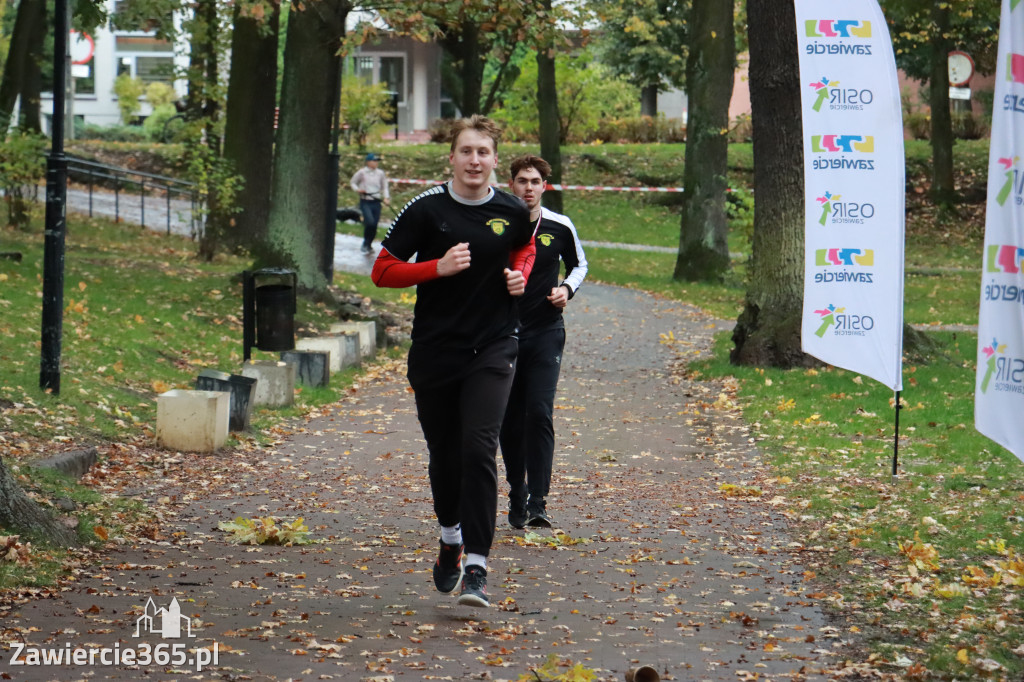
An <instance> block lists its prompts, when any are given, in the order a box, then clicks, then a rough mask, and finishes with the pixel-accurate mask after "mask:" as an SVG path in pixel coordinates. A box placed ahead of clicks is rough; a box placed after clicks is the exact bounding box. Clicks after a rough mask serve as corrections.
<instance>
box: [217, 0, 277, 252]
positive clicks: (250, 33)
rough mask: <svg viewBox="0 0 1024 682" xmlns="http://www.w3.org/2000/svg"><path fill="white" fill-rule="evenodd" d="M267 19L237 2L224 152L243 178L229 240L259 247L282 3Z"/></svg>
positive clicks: (271, 138)
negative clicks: (245, 14) (245, 10)
mask: <svg viewBox="0 0 1024 682" xmlns="http://www.w3.org/2000/svg"><path fill="white" fill-rule="evenodd" d="M272 7H273V11H272V13H271V14H269V15H268V16H267V17H266V18H265V19H264V22H265V23H263V22H260V21H258V20H256V19H254V18H252V17H242V16H240V13H239V10H238V7H237V6H236V8H235V22H234V32H233V33H232V35H231V73H230V76H229V80H228V97H227V107H226V119H227V120H226V121H225V128H224V157H225V158H226V159H227V160H228V161H230V162H231V164H232V165H233V166H234V168H235V169H236V172H238V173H240V174H241V175H242V177H243V178H244V180H245V181H244V184H243V185H242V188H241V189H240V190H239V192H238V197H237V199H238V207H239V209H240V210H239V212H238V213H236V214H235V215H234V220H233V221H231V222H230V223H229V224H228V226H227V228H226V230H225V246H227V247H228V248H232V249H237V248H239V247H247V248H252V249H253V250H254V251H256V250H259V248H260V247H259V246H258V245H259V244H262V242H264V241H265V240H266V237H267V217H268V215H269V213H270V170H271V167H272V165H273V161H274V107H275V106H276V105H277V101H276V95H277V91H276V90H277V89H276V88H275V87H271V86H272V84H274V83H276V82H277V42H278V27H279V26H280V17H281V10H280V5H278V4H276V3H275V4H273V5H272Z"/></svg>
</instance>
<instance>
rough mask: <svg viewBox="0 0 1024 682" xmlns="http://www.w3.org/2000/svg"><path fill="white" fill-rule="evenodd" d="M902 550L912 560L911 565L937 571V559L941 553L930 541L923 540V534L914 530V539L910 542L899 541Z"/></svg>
mask: <svg viewBox="0 0 1024 682" xmlns="http://www.w3.org/2000/svg"><path fill="white" fill-rule="evenodd" d="M899 550H900V552H901V553H902V554H903V555H904V556H906V557H907V559H909V560H910V565H911V566H914V567H916V568H918V569H920V570H927V571H937V570H939V564H938V562H937V561H936V559H938V557H939V553H938V552H937V551H936V550H935V548H934V547H933V546H932V545H931V543H928V542H921V536H920V534H919V533H918V532H917V531H914V541H913V542H912V543H909V544H906V545H905V544H903V543H902V542H901V543H899Z"/></svg>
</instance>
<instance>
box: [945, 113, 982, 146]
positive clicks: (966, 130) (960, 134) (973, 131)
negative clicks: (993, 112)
mask: <svg viewBox="0 0 1024 682" xmlns="http://www.w3.org/2000/svg"><path fill="white" fill-rule="evenodd" d="M988 133H989V125H988V124H987V123H986V122H985V121H984V120H983V119H982V117H980V116H978V115H976V114H974V113H973V112H970V111H963V112H954V113H953V137H955V138H957V139H959V140H980V139H982V138H983V137H988Z"/></svg>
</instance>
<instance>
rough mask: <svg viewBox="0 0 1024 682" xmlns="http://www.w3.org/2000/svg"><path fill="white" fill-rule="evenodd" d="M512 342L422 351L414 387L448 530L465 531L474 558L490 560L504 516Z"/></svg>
mask: <svg viewBox="0 0 1024 682" xmlns="http://www.w3.org/2000/svg"><path fill="white" fill-rule="evenodd" d="M517 347H518V343H517V341H516V339H515V338H513V337H509V338H504V339H499V340H498V341H494V342H492V343H490V344H488V345H487V346H484V347H483V348H479V349H477V350H475V351H473V350H470V351H452V350H447V349H438V348H424V347H417V346H416V345H415V344H413V347H412V349H410V351H409V374H408V376H409V383H410V384H411V385H412V388H413V391H414V392H415V394H416V412H417V414H418V416H419V420H420V426H421V427H422V428H423V436H424V438H426V441H427V450H428V451H429V452H430V466H429V472H430V489H431V492H432V493H433V495H434V513H435V514H437V520H438V522H440V524H441V525H442V526H454V525H455V524H458V523H461V524H462V540H463V542H464V543H465V545H466V551H467V552H472V553H474V554H482V555H483V556H487V555H488V554H489V553H490V550H491V543H492V541H493V540H494V526H495V516H496V514H497V511H498V466H497V462H496V461H495V458H496V456H497V450H498V432H499V431H500V430H501V421H502V417H503V416H504V414H505V404H506V403H507V401H508V392H509V388H510V387H511V386H512V376H513V374H514V373H515V363H516V352H517Z"/></svg>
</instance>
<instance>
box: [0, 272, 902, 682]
mask: <svg viewBox="0 0 1024 682" xmlns="http://www.w3.org/2000/svg"><path fill="white" fill-rule="evenodd" d="M571 308H572V314H571V316H570V320H569V327H570V332H569V338H570V341H569V344H568V347H567V351H566V356H565V363H564V367H563V376H562V380H561V384H560V385H561V392H560V396H559V400H558V403H557V410H556V429H557V455H556V473H555V480H554V484H553V495H552V499H551V501H550V503H549V509H550V511H551V512H552V515H553V516H554V519H555V521H556V524H555V529H553V530H552V531H549V532H545V533H543V534H542V533H537V532H532V533H531V532H524V531H514V530H512V529H511V528H509V527H508V526H507V524H506V523H505V519H504V513H499V518H498V520H497V523H498V531H497V535H496V538H495V544H494V549H493V551H492V554H491V557H490V561H489V571H490V574H489V581H488V582H489V587H490V592H491V599H492V602H493V606H492V608H490V609H488V610H479V609H472V608H469V607H460V606H458V605H456V604H455V600H454V598H453V597H450V596H445V595H440V594H438V593H436V592H435V591H434V589H433V587H432V583H431V578H430V567H431V565H432V563H433V560H434V556H435V552H436V543H437V529H436V527H435V523H434V522H433V520H432V512H431V510H430V491H429V485H428V481H427V478H426V457H425V454H424V445H423V442H422V438H421V436H420V432H419V429H418V425H417V423H416V419H415V414H414V406H413V402H412V399H411V394H410V393H409V391H408V388H407V384H406V381H405V378H404V376H403V371H402V370H403V367H402V365H401V363H400V362H393V363H384V364H381V365H379V366H377V367H376V368H375V369H374V370H372V371H370V372H368V373H367V375H366V376H365V377H364V378H363V379H362V380H360V381H359V382H358V383H357V384H355V385H354V386H352V387H351V389H350V390H349V391H348V392H347V394H346V396H345V398H344V399H343V400H342V401H341V402H339V403H338V404H337V405H335V406H330V407H327V408H323V409H321V410H319V411H316V412H314V413H312V414H310V415H309V416H308V417H307V418H306V419H304V420H298V421H294V422H289V423H288V424H286V425H285V426H283V427H281V428H280V429H279V430H278V431H277V433H276V434H275V435H274V437H275V439H276V440H275V442H273V443H272V444H271V445H270V446H267V447H255V446H252V447H245V446H244V445H243V446H242V447H239V448H237V449H236V450H234V451H226V452H222V453H219V454H218V455H215V456H207V457H203V456H195V455H171V456H169V454H170V453H166V452H157V451H152V450H148V449H145V448H138V447H133V446H118V447H112V448H110V449H109V450H108V451H107V452H106V453H105V454H106V455H107V459H106V461H105V463H104V464H103V466H102V467H101V468H100V469H99V470H97V471H96V472H95V473H94V474H93V479H92V481H93V483H94V484H95V485H96V486H97V487H99V488H102V489H105V490H106V491H108V492H116V493H118V494H119V495H121V496H127V497H130V498H135V499H139V500H141V501H144V502H145V503H146V504H148V505H150V506H151V507H152V508H153V509H154V511H155V512H156V517H155V519H154V520H153V521H152V522H151V523H149V524H146V525H145V526H143V527H141V528H138V527H136V528H127V529H125V530H124V531H122V532H121V533H120V534H113V535H111V537H110V538H109V539H110V540H111V541H112V542H114V543H117V545H118V548H117V549H116V550H114V551H113V552H111V553H110V554H107V555H104V556H102V557H98V559H99V560H98V562H95V563H94V562H93V561H83V563H82V564H81V567H80V568H79V569H78V570H76V571H75V572H74V577H73V579H70V580H66V581H62V582H61V583H60V584H59V586H58V587H55V588H53V589H49V590H25V591H22V592H21V593H18V594H9V595H7V598H6V600H5V602H4V604H3V606H2V607H0V617H2V618H3V621H4V623H5V627H7V628H8V629H7V633H9V634H11V633H17V634H18V636H21V637H24V639H25V640H26V641H27V642H28V643H29V644H32V645H38V646H46V645H49V646H56V647H64V646H65V643H68V642H70V643H72V645H73V646H99V645H106V646H113V644H114V643H115V642H121V646H130V645H132V644H137V642H138V641H139V640H136V639H133V637H132V634H133V631H134V626H135V622H136V620H137V618H138V617H139V616H140V615H141V614H142V612H143V611H142V610H143V609H144V607H145V604H146V600H147V599H149V598H150V597H152V598H153V599H154V601H155V602H157V603H158V604H159V605H161V606H162V605H166V604H167V603H169V602H170V600H171V598H172V597H174V598H177V599H178V601H179V602H180V603H181V604H182V605H183V613H185V614H187V615H188V616H190V617H191V619H192V620H191V622H192V626H193V628H194V630H193V632H194V633H195V634H196V635H197V636H196V638H195V639H194V640H190V646H192V647H208V648H209V647H212V646H213V645H214V643H216V644H217V647H218V652H219V663H218V664H217V665H216V666H211V667H209V668H208V669H207V670H206V671H205V672H203V673H200V674H198V675H197V674H196V673H195V672H194V671H193V672H191V673H186V672H185V671H183V670H179V669H175V667H174V666H165V667H163V668H162V669H161V668H160V667H157V666H148V667H134V668H132V667H126V666H122V667H120V668H117V667H100V668H96V669H94V671H90V672H94V673H95V675H94V679H139V678H141V677H143V676H145V677H147V678H150V679H185V678H190V679H219V678H227V679H287V678H293V679H298V678H303V679H341V680H357V679H358V680H363V679H369V680H394V679H423V680H431V679H437V680H465V679H487V680H518V679H536V678H535V676H533V675H532V674H531V673H530V672H529V671H530V670H531V669H533V668H541V667H542V666H545V665H547V666H549V667H548V668H547V670H551V669H552V667H551V666H552V662H551V661H549V656H550V655H551V654H554V655H555V656H556V659H555V664H554V669H557V670H562V671H564V672H565V674H566V675H568V674H569V672H570V671H572V670H575V671H576V673H579V674H580V675H582V674H583V671H586V672H587V673H588V674H592V675H593V679H598V680H621V679H622V676H623V674H624V672H625V671H626V670H627V669H628V668H631V667H634V666H635V665H637V664H638V663H647V664H650V665H653V666H655V667H656V668H657V669H658V670H659V671H660V672H661V674H662V677H663V679H671V680H698V679H699V680H704V679H708V680H737V679H740V680H755V679H757V680H805V679H807V680H810V679H826V678H827V677H829V676H830V675H832V674H838V675H848V676H851V677H852V676H856V675H860V674H862V673H863V674H876V675H883V674H885V673H884V671H878V670H875V669H874V668H873V667H872V666H870V665H868V664H866V663H864V662H857V663H854V662H852V660H853V659H855V657H856V651H857V649H856V644H857V640H858V633H857V632H856V630H855V629H851V628H850V627H849V625H848V624H847V623H846V622H845V621H843V620H834V619H832V618H831V617H829V616H827V615H826V612H825V610H823V608H822V605H823V604H826V603H827V602H828V600H829V599H831V598H833V595H832V594H830V593H828V592H823V591H822V590H821V587H820V586H819V585H818V584H817V582H816V581H815V580H814V576H815V571H816V570H817V567H818V564H819V562H820V561H822V560H823V559H824V556H825V554H824V551H823V549H822V548H820V547H817V546H815V545H814V544H813V543H811V542H808V540H807V539H806V538H803V537H799V536H794V535H791V534H790V533H789V531H788V522H787V521H786V518H785V516H784V515H783V514H781V513H780V509H782V508H784V507H785V505H786V496H787V485H788V484H787V481H785V480H780V479H777V478H775V479H773V478H771V477H769V476H768V475H767V473H766V470H765V468H764V466H763V464H762V463H761V461H760V460H759V456H758V453H757V451H756V450H755V449H754V447H753V446H752V444H751V435H750V433H749V430H748V428H747V427H746V426H745V425H744V423H743V422H742V420H741V419H740V415H739V412H738V410H737V409H736V407H735V401H734V396H733V394H732V388H731V387H730V385H729V384H728V383H716V382H700V381H692V380H688V379H686V378H685V373H684V371H683V366H682V365H681V364H680V363H682V362H685V360H687V359H688V358H696V357H703V356H706V354H707V351H708V349H709V348H710V338H711V334H712V333H713V332H714V331H715V329H716V328H717V327H716V325H715V323H714V322H713V321H712V320H709V319H708V318H706V317H704V316H702V315H700V314H699V313H697V311H696V310H695V309H693V308H690V307H688V306H684V305H681V304H676V303H673V302H670V301H666V300H659V299H655V298H652V297H650V296H647V295H644V294H639V293H633V292H628V291H624V290H620V289H614V288H609V287H600V286H596V285H595V286H591V287H588V288H587V289H586V290H584V291H581V293H580V295H579V297H577V298H576V299H574V301H573V303H572V305H571ZM118 470H120V471H118ZM126 473H128V474H129V475H125V474H126ZM501 490H502V494H504V492H505V486H504V484H503V485H502V488H501ZM238 517H245V518H271V519H275V520H276V521H278V522H280V523H281V524H284V523H294V522H295V521H297V520H298V519H299V518H301V519H302V520H303V523H304V524H305V525H306V526H307V527H308V529H309V530H310V536H309V537H310V539H312V540H314V542H313V544H308V545H294V546H271V545H245V544H235V543H234V542H232V537H231V535H230V534H229V533H227V532H225V531H224V530H220V529H219V528H218V526H219V525H220V524H221V523H223V522H231V521H234V520H235V519H237V518H238ZM93 559H95V558H93ZM848 659H849V660H850V661H851V662H848ZM4 672H6V673H7V674H8V675H10V676H11V678H12V679H38V678H37V677H35V675H37V674H38V672H39V671H38V669H37V670H35V671H30V670H28V669H26V668H19V667H11V666H5V668H4ZM49 672H51V673H52V677H53V678H55V679H71V678H73V677H76V676H83V673H84V672H85V671H84V670H81V669H79V670H73V669H70V668H63V669H56V668H54V669H52V671H49ZM521 676H522V677H521ZM564 679H570V678H569V677H568V676H566V677H565V678H564ZM578 679H586V677H579V678H578Z"/></svg>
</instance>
